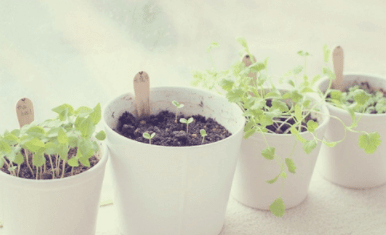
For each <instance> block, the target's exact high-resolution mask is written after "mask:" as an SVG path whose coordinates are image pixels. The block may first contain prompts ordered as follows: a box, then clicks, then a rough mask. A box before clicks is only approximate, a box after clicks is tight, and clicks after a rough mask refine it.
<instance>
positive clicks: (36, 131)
mask: <svg viewBox="0 0 386 235" xmlns="http://www.w3.org/2000/svg"><path fill="white" fill-rule="evenodd" d="M27 133H28V134H30V135H33V136H41V135H45V133H46V131H45V130H44V128H43V127H40V126H32V127H31V128H29V129H28V130H27Z"/></svg>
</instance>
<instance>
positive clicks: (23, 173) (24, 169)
mask: <svg viewBox="0 0 386 235" xmlns="http://www.w3.org/2000/svg"><path fill="white" fill-rule="evenodd" d="M76 151H77V149H76V148H72V149H70V150H69V152H68V158H69V159H70V158H72V157H73V156H75V155H76ZM21 153H22V154H23V156H25V154H24V149H22V150H21ZM44 157H45V159H46V168H45V169H44V166H43V167H42V169H43V171H42V172H41V171H40V170H39V173H38V176H39V177H38V179H43V180H49V179H52V174H53V172H52V170H51V169H54V171H55V174H56V175H55V179H57V178H60V177H61V176H62V172H63V171H62V169H63V161H62V160H60V161H59V164H56V160H55V156H54V155H52V156H51V159H52V164H53V165H51V161H50V159H49V157H48V155H47V154H45V156H44ZM28 159H29V160H28V162H29V164H30V166H31V167H32V171H33V174H34V175H32V173H31V171H30V169H29V167H28V165H27V162H26V161H24V163H22V164H21V166H20V173H19V178H24V179H34V180H35V179H36V168H35V167H33V166H32V154H31V153H29V156H28ZM5 161H7V160H5ZM89 161H90V168H88V167H86V166H83V165H82V163H80V162H79V167H74V169H73V171H72V167H71V166H69V165H68V164H66V165H65V167H64V176H63V178H66V177H70V176H72V175H77V174H80V173H82V172H85V171H87V170H89V169H91V168H92V167H93V166H95V165H96V164H97V163H98V162H99V159H98V158H96V157H95V156H92V157H91V158H90V159H89ZM7 163H8V161H7ZM56 169H59V171H58V173H56ZM0 170H1V171H2V172H4V173H7V174H10V172H9V171H8V170H7V167H6V165H4V166H3V167H2V168H0ZM71 171H72V172H71Z"/></svg>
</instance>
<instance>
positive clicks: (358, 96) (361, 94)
mask: <svg viewBox="0 0 386 235" xmlns="http://www.w3.org/2000/svg"><path fill="white" fill-rule="evenodd" d="M370 97H371V95H370V94H368V93H366V92H365V91H364V90H361V89H357V90H355V91H354V100H355V102H357V103H358V104H359V105H364V104H366V102H367V101H368V100H369V99H370Z"/></svg>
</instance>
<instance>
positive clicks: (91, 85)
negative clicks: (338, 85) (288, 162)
mask: <svg viewBox="0 0 386 235" xmlns="http://www.w3.org/2000/svg"><path fill="white" fill-rule="evenodd" d="M385 12H386V1H384V0H373V1H361V0H342V1H339V2H338V1H334V0H324V1H322V0H314V1H302V0H293V1H284V0H283V1H261V0H244V1H238V0H226V1H220V0H195V1H178V2H177V1H167V0H165V1H160V0H142V1H140V0H129V1H128V0H114V1H104V0H78V1H54V0H52V1H38V0H31V1H27V0H25V1H12V0H0V123H1V125H0V133H2V132H3V131H4V130H6V129H8V130H10V129H14V128H17V127H18V123H17V119H16V115H15V104H16V102H17V100H18V99H20V98H22V97H28V98H30V99H31V100H32V101H33V102H34V106H35V119H36V120H40V121H42V120H44V119H46V118H48V117H52V115H53V114H52V112H51V111H50V110H51V109H52V108H53V107H55V106H58V105H60V104H62V103H69V104H72V105H73V106H75V107H78V106H80V105H87V106H94V105H95V104H96V103H98V102H100V103H101V104H102V106H103V105H105V104H106V103H107V102H108V100H110V99H112V98H113V97H114V96H116V95H117V94H121V93H124V92H127V91H132V78H133V76H134V75H135V74H136V73H137V72H138V71H141V70H145V71H147V72H148V73H149V75H150V78H151V86H153V87H154V86H158V85H188V84H189V81H190V79H191V74H190V71H191V70H193V69H207V68H209V67H210V65H209V58H208V56H207V54H206V48H207V46H208V45H209V44H210V43H211V42H213V41H216V42H219V43H220V45H221V47H220V48H219V49H217V50H215V51H214V58H215V59H216V61H217V62H216V66H217V67H218V68H226V66H228V65H229V64H230V63H232V62H234V61H235V59H236V56H237V54H238V50H239V46H238V45H237V44H236V42H235V38H236V37H239V36H243V37H245V38H246V39H247V40H248V42H249V44H250V47H251V51H252V52H253V53H254V54H255V55H256V57H257V58H258V59H260V58H265V57H269V58H270V60H269V61H270V71H271V72H272V74H274V75H275V76H276V77H278V76H280V75H282V74H283V73H284V72H286V71H287V70H290V69H291V68H293V67H295V66H296V65H298V64H301V63H302V60H301V58H300V57H299V56H297V55H296V52H297V51H299V50H307V51H309V52H310V53H311V54H312V56H311V57H310V59H309V62H308V71H309V72H310V74H311V75H313V74H315V73H320V70H321V64H322V60H323V56H322V47H323V45H324V44H327V45H329V46H330V47H333V46H335V45H341V46H342V47H343V48H344V50H345V66H344V69H345V71H347V72H366V73H371V74H377V75H380V76H383V77H386V66H385V65H386V43H385V39H386V14H385ZM109 188H110V187H109V183H108V180H106V184H105V186H104V188H103V194H104V195H105V196H106V195H107V196H108V195H109V194H111V191H110V190H109ZM113 211H114V205H110V206H105V207H102V208H101V210H100V213H99V217H98V229H97V234H98V235H101V234H111V235H115V234H117V232H116V230H115V227H114V221H115V217H114V213H113ZM5 226H6V225H5ZM221 234H235V235H236V234H341V235H344V234H345V235H348V234H351V235H353V234H355V235H361V234H376V235H377V234H386V186H383V187H379V188H375V189H372V190H350V189H345V188H341V187H338V186H336V185H333V184H331V183H329V182H327V181H325V180H323V179H322V178H321V177H320V176H319V175H318V174H317V173H316V174H314V177H313V179H312V182H311V186H310V192H309V196H308V198H307V199H306V201H305V202H304V203H303V204H301V205H300V206H298V207H297V208H294V209H291V210H288V211H287V212H286V215H285V217H284V218H282V219H277V218H274V217H273V216H272V215H271V214H270V213H269V212H262V211H258V210H253V209H249V208H246V207H244V206H242V205H240V204H239V203H237V202H235V201H234V200H233V199H231V200H230V202H229V205H228V210H227V214H226V220H225V225H224V229H223V231H222V233H221ZM0 235H5V234H2V230H1V229H0Z"/></svg>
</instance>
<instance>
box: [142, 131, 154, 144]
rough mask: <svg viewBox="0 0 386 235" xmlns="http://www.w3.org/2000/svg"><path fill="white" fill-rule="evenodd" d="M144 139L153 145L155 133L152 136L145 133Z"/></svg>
mask: <svg viewBox="0 0 386 235" xmlns="http://www.w3.org/2000/svg"><path fill="white" fill-rule="evenodd" d="M142 136H143V138H145V139H148V140H149V144H151V139H153V137H154V136H155V132H153V133H152V134H151V135H150V134H149V133H147V132H144V133H143V134H142Z"/></svg>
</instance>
